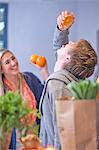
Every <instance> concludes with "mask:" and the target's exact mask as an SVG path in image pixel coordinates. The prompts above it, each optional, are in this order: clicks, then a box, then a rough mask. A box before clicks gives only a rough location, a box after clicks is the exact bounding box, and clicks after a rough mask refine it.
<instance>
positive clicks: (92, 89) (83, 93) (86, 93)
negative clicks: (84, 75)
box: [67, 80, 99, 100]
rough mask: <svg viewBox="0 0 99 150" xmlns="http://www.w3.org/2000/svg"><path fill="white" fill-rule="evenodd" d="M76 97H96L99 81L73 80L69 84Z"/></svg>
mask: <svg viewBox="0 0 99 150" xmlns="http://www.w3.org/2000/svg"><path fill="white" fill-rule="evenodd" d="M67 87H68V88H69V90H70V91H71V93H72V96H73V97H74V98H75V99H87V100H88V99H89V100H90V99H96V95H97V92H98V91H99V83H97V82H96V81H90V80H80V81H79V82H71V83H69V84H68V86H67Z"/></svg>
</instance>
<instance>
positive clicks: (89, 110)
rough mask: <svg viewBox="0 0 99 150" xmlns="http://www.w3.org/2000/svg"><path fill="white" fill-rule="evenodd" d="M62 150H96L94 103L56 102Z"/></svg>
mask: <svg viewBox="0 0 99 150" xmlns="http://www.w3.org/2000/svg"><path fill="white" fill-rule="evenodd" d="M56 115H57V123H58V127H59V132H60V140H61V145H62V150H96V149H97V142H96V138H97V135H96V101H95V100H75V101H72V100H69V101H67V100H58V101H56Z"/></svg>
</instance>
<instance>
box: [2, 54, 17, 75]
mask: <svg viewBox="0 0 99 150" xmlns="http://www.w3.org/2000/svg"><path fill="white" fill-rule="evenodd" d="M1 66H2V72H3V74H4V76H7V77H8V76H13V75H18V73H19V65H18V61H17V59H16V58H15V56H14V55H13V54H12V53H10V52H6V53H5V54H4V55H3V56H2V59H1Z"/></svg>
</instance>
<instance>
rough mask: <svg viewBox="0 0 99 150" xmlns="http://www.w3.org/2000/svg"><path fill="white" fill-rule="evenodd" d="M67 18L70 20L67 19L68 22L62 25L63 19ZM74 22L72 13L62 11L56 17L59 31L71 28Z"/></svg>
mask: <svg viewBox="0 0 99 150" xmlns="http://www.w3.org/2000/svg"><path fill="white" fill-rule="evenodd" d="M68 16H69V17H70V20H69V18H68V22H67V23H64V21H65V19H66V18H67V17H68ZM74 20H75V16H74V14H73V13H72V12H68V11H62V12H61V14H60V15H59V16H58V17H57V25H58V27H59V29H60V30H61V31H62V30H66V29H69V28H70V27H71V26H72V24H73V23H74Z"/></svg>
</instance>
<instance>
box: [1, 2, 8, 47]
mask: <svg viewBox="0 0 99 150" xmlns="http://www.w3.org/2000/svg"><path fill="white" fill-rule="evenodd" d="M7 16H8V4H6V3H4V4H3V3H0V48H7Z"/></svg>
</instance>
